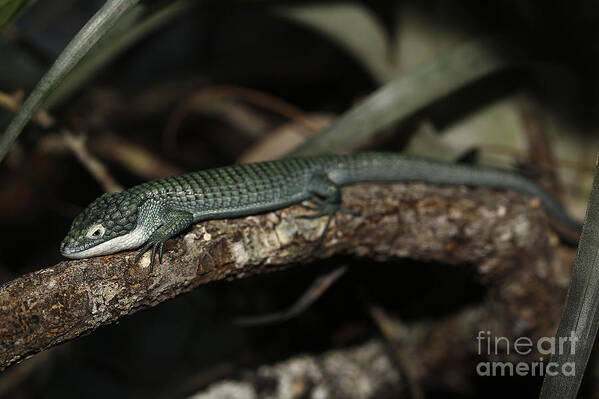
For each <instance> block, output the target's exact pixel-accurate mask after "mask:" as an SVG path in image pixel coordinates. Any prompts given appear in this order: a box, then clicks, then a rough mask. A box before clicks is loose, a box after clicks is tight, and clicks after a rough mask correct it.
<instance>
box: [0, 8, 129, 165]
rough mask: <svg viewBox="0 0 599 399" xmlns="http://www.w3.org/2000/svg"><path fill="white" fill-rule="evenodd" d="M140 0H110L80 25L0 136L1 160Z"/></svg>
mask: <svg viewBox="0 0 599 399" xmlns="http://www.w3.org/2000/svg"><path fill="white" fill-rule="evenodd" d="M138 1H139V0H108V1H106V3H105V4H104V6H103V7H102V8H101V9H100V10H99V11H98V12H97V13H96V14H94V16H93V17H91V19H90V20H89V21H88V22H87V23H86V24H85V25H84V26H83V28H81V30H80V31H79V33H77V35H75V37H74V38H73V40H71V42H70V43H69V44H68V45H67V47H66V48H65V49H64V50H63V52H62V53H61V54H60V55H59V56H58V58H57V59H56V61H55V62H54V65H52V67H51V68H50V69H49V70H48V72H46V74H45V75H44V76H43V77H42V78H41V79H40V81H39V82H38V84H37V86H36V87H35V88H34V89H33V91H32V92H31V94H30V95H29V97H27V100H26V101H25V103H24V104H23V106H22V107H21V109H20V110H19V112H18V113H17V115H15V117H14V118H13V120H12V121H11V122H10V124H9V125H8V127H7V128H6V131H5V132H4V135H3V136H2V138H0V162H1V161H2V160H3V159H4V157H5V156H6V154H7V153H8V151H9V150H10V147H11V146H12V144H13V143H14V141H15V140H16V139H17V137H18V136H19V134H20V133H21V132H22V131H23V129H24V128H25V125H26V124H27V122H29V119H31V117H32V115H33V114H34V113H35V112H36V111H37V109H38V108H39V107H40V106H41V104H42V102H43V101H44V99H46V97H47V96H48V95H49V94H50V92H51V91H52V89H53V88H54V87H55V86H56V85H57V84H58V83H59V82H60V81H61V80H62V79H63V78H64V77H65V75H66V74H67V73H69V71H70V70H71V69H73V67H74V66H75V65H77V63H78V62H79V61H80V60H81V59H82V58H83V57H84V56H85V54H87V53H88V52H89V50H90V49H91V48H92V47H93V46H94V45H95V44H96V42H97V41H98V40H99V39H100V38H101V37H102V36H103V35H104V33H106V31H108V30H109V29H110V27H112V26H113V25H114V24H115V22H116V21H117V20H118V19H119V17H120V16H121V15H122V14H123V13H124V12H125V11H127V10H128V9H130V8H131V7H133V6H134V5H135V4H137V3H138Z"/></svg>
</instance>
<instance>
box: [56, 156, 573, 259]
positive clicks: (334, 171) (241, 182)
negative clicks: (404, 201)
mask: <svg viewBox="0 0 599 399" xmlns="http://www.w3.org/2000/svg"><path fill="white" fill-rule="evenodd" d="M407 181H422V182H427V183H433V184H442V185H447V184H449V185H467V186H485V187H493V188H500V189H511V190H516V191H520V192H523V193H525V194H528V195H531V196H535V197H538V198H539V200H540V201H541V204H542V205H543V206H544V208H545V209H546V211H547V212H548V214H549V216H550V217H551V218H553V219H556V220H557V221H558V222H561V223H563V224H564V225H566V226H567V227H568V228H571V229H573V230H575V231H580V224H579V223H578V222H576V221H575V220H573V219H571V218H570V217H569V216H568V215H567V213H566V212H565V211H564V209H563V208H562V207H561V206H560V204H559V203H558V202H557V201H556V200H555V199H554V198H553V197H552V196H551V195H550V194H549V193H547V192H546V191H545V190H543V189H542V188H541V187H539V186H538V185H537V184H536V183H534V182H532V181H531V180H528V179H526V178H524V177H522V176H519V175H517V174H514V173H511V172H509V171H502V170H498V169H491V168H480V167H471V166H464V165H458V164H450V163H442V162H437V161H431V160H427V159H423V158H412V157H407V156H404V155H398V154H386V153H357V154H350V155H324V156H310V157H299V158H287V159H283V160H278V161H268V162H259V163H253V164H246V165H234V166H228V167H222V168H216V169H209V170H203V171H199V172H193V173H187V174H184V175H180V176H171V177H165V178H162V179H159V180H154V181H150V182H147V183H143V184H140V185H138V186H135V187H132V188H130V189H128V190H126V191H123V192H119V193H108V194H104V195H102V196H100V197H99V198H97V199H96V200H95V201H93V202H92V203H91V204H90V205H89V206H88V207H87V208H86V209H85V210H84V211H83V212H82V213H81V214H79V215H78V216H77V217H76V218H75V220H74V221H73V223H72V225H71V229H70V231H69V233H68V234H67V236H66V237H65V238H64V240H63V241H62V243H61V245H60V252H61V253H62V254H63V255H64V256H66V257H69V258H86V257H90V256H97V255H104V254H111V253H115V252H118V251H122V250H125V249H132V248H137V247H140V246H142V248H141V251H140V252H139V254H138V256H137V258H136V261H137V260H139V258H140V257H141V256H142V255H143V254H144V253H145V252H146V251H148V250H149V249H150V248H151V249H152V256H151V262H150V265H151V266H150V267H152V266H153V264H154V259H155V255H156V253H157V254H158V257H159V261H162V251H163V246H164V243H165V241H166V240H168V239H169V238H171V237H173V236H175V235H177V234H178V233H180V232H181V231H183V230H184V229H186V228H187V227H189V226H190V225H191V224H193V223H195V222H198V221H202V220H209V219H217V218H229V217H239V216H244V215H252V214H256V213H262V212H266V211H271V210H275V209H279V208H283V207H286V206H289V205H292V204H297V203H302V202H303V201H306V200H311V201H312V202H313V203H314V204H315V205H316V206H315V207H309V208H310V209H313V210H314V211H315V213H314V215H310V216H311V217H321V216H327V217H328V219H327V224H326V226H325V229H324V231H323V233H322V236H321V239H322V237H324V234H325V233H326V231H327V228H328V226H329V223H330V221H331V218H332V217H333V216H334V215H335V213H336V212H337V211H344V212H349V211H346V210H345V209H343V208H342V207H341V189H340V188H341V187H342V186H344V185H348V184H354V183H363V182H407ZM305 206H306V207H308V206H307V205H305Z"/></svg>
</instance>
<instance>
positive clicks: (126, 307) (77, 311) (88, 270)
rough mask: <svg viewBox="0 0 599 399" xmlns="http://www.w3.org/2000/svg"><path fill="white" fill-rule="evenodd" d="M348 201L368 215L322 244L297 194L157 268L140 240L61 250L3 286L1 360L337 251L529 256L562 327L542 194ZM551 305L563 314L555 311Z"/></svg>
mask: <svg viewBox="0 0 599 399" xmlns="http://www.w3.org/2000/svg"><path fill="white" fill-rule="evenodd" d="M344 206H345V207H346V208H348V209H353V210H357V211H359V212H360V213H361V216H350V215H342V214H338V215H337V216H336V217H335V219H334V222H333V223H332V224H331V228H330V230H329V232H328V234H327V238H326V239H325V241H324V244H323V246H322V247H321V248H320V249H319V250H317V251H314V247H315V243H316V242H317V240H318V238H319V235H320V233H321V231H322V228H323V226H324V223H325V218H321V219H316V220H307V219H301V218H298V216H299V215H301V214H305V213H306V212H307V211H306V210H304V209H303V208H301V207H299V206H292V207H289V208H286V209H283V210H280V211H277V212H272V213H267V214H264V215H256V216H250V217H246V218H240V219H231V220H215V221H209V222H205V223H201V224H198V225H196V226H194V227H193V228H192V229H191V231H189V232H188V233H185V234H182V235H181V236H179V237H177V238H176V239H173V240H169V241H168V243H167V245H166V248H165V256H164V261H163V263H162V264H160V265H156V266H155V270H154V275H150V274H149V267H148V266H149V261H150V259H149V255H148V254H146V255H144V257H142V259H141V260H140V262H139V264H135V263H134V258H135V255H136V251H130V252H123V253H119V254H114V255H108V256H103V257H97V258H90V259H83V260H72V261H65V262H61V263H59V264H57V265H55V266H52V267H49V268H46V269H42V270H39V271H37V272H33V273H30V274H27V275H24V276H22V277H19V278H17V279H15V280H13V281H10V282H7V283H5V284H3V285H1V286H0V320H1V321H2V322H1V323H0V369H4V368H6V367H7V366H9V365H11V364H13V363H15V362H18V361H20V360H22V359H24V358H26V357H27V356H30V355H32V354H34V353H36V352H39V351H42V350H44V349H47V348H50V347H52V346H54V345H57V344H59V343H61V342H64V341H67V340H70V339H73V338H75V337H77V336H79V335H83V334H89V333H91V332H92V331H93V330H94V329H96V328H97V327H99V326H101V325H104V324H110V323H113V322H115V321H117V320H118V319H119V318H121V317H123V316H126V315H128V314H131V313H134V312H136V311H138V310H141V309H144V308H148V307H152V306H155V305H157V304H159V303H160V302H162V301H165V300H167V299H169V298H172V297H174V296H176V295H179V294H181V293H184V292H187V291H190V290H192V289H194V288H195V287H197V286H199V285H202V284H205V283H208V282H210V281H215V280H220V279H224V278H241V277H246V276H250V275H254V274H257V273H263V272H268V271H274V270H278V269H281V268H283V267H286V266H289V265H292V264H304V263H308V262H310V261H312V260H314V259H316V258H327V257H331V256H333V255H336V254H352V255H356V256H362V257H370V258H376V259H381V260H382V259H389V258H397V257H409V258H413V259H419V260H431V261H440V262H444V263H450V264H478V265H481V266H480V268H479V271H478V272H479V274H480V275H481V276H482V277H483V278H484V277H485V276H487V278H489V277H488V276H493V275H497V273H499V272H498V270H500V269H501V267H502V265H505V264H506V262H505V260H506V259H509V260H510V261H509V262H507V263H508V264H510V265H512V266H513V262H517V261H518V259H519V261H520V262H521V263H522V264H526V265H530V267H529V269H530V268H532V270H534V271H535V273H537V274H538V273H540V271H539V270H542V271H543V273H544V276H545V277H543V278H544V279H546V280H548V281H549V283H550V284H553V285H552V287H553V288H552V289H553V291H551V293H549V294H547V296H548V298H547V300H544V299H543V298H541V300H539V299H538V298H536V299H535V301H533V302H535V305H534V306H538V309H536V311H539V312H541V311H542V312H544V316H543V317H540V319H542V320H544V321H543V323H546V324H548V325H549V326H550V328H554V326H555V322H556V321H557V317H558V315H559V314H558V313H559V303H560V302H559V301H560V299H561V297H560V295H555V290H554V289H555V284H554V283H553V282H552V281H553V280H555V279H554V278H553V277H554V274H555V273H554V269H555V268H554V267H553V266H554V264H555V262H553V263H551V262H552V259H554V256H553V254H554V253H555V250H554V247H555V246H556V245H557V242H558V240H556V239H555V235H554V233H552V232H551V230H550V229H549V228H548V224H547V220H546V217H545V215H544V213H543V211H542V209H541V208H540V206H539V204H538V201H535V200H534V199H525V198H524V197H522V196H521V195H519V194H517V193H512V192H505V191H497V192H494V191H492V190H488V189H482V188H479V189H469V188H464V187H438V186H428V185H424V184H416V183H413V184H394V185H383V184H368V185H357V186H353V187H348V188H345V189H344ZM514 259H515V260H514ZM552 267H553V269H552ZM373 273H376V271H375V270H373ZM547 276H550V277H547ZM547 301H549V302H547ZM552 301H553V302H556V303H557V305H555V304H554V303H553V302H552ZM551 306H553V307H554V308H556V309H557V310H556V315H555V318H551V317H549V316H548V315H547V307H551ZM514 311H515V310H514ZM535 314H536V313H535V312H533V313H532V316H530V315H529V316H530V317H533V316H534V315H535ZM472 342H474V341H472Z"/></svg>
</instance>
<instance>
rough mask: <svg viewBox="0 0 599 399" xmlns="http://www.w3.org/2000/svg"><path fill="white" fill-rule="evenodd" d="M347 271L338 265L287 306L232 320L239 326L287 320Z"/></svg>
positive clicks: (313, 300)
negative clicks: (275, 310)
mask: <svg viewBox="0 0 599 399" xmlns="http://www.w3.org/2000/svg"><path fill="white" fill-rule="evenodd" d="M346 271H347V266H345V265H344V266H339V267H337V268H335V269H333V270H332V271H329V272H328V273H326V274H324V275H322V276H319V277H318V278H317V279H315V280H314V281H313V282H312V284H310V287H308V289H307V290H306V291H304V293H303V294H302V295H301V296H300V297H299V298H298V299H297V300H296V301H295V302H294V303H293V305H291V306H290V307H289V308H287V309H285V310H283V311H280V312H274V313H267V314H262V315H257V316H244V317H237V318H236V319H235V320H233V322H234V323H235V324H237V325H240V326H246V327H249V326H257V325H262V324H269V323H277V322H282V321H285V320H289V319H291V318H293V317H296V316H297V315H299V314H301V313H302V312H303V311H305V310H306V309H308V308H309V307H310V305H312V304H313V303H314V302H316V300H317V299H318V298H320V297H321V296H322V294H324V293H325V292H326V291H327V290H328V289H329V288H330V287H331V285H333V283H335V281H337V280H338V279H339V278H340V277H341V276H343V275H344V274H345V272H346Z"/></svg>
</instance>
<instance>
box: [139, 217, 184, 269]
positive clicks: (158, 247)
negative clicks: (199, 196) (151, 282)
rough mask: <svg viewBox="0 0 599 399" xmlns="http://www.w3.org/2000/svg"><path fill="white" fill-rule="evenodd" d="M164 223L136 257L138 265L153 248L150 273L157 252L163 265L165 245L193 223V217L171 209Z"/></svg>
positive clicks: (164, 218)
mask: <svg viewBox="0 0 599 399" xmlns="http://www.w3.org/2000/svg"><path fill="white" fill-rule="evenodd" d="M162 219H163V222H162V224H161V225H160V227H158V228H157V229H156V231H154V233H152V235H151V236H150V238H148V241H147V242H146V244H145V245H144V246H143V248H142V249H141V250H140V251H139V253H138V254H137V256H136V257H135V262H136V263H137V262H138V261H139V259H141V257H142V255H143V254H144V253H146V252H147V251H148V250H149V249H150V247H151V248H152V255H151V257H150V273H152V271H153V270H154V259H155V256H156V251H158V261H159V262H160V263H162V250H163V248H164V243H165V242H166V241H167V240H168V239H169V238H171V237H174V236H176V235H177V234H179V233H180V232H181V231H183V230H185V229H186V228H187V227H189V226H190V225H191V223H192V222H193V215H192V214H191V213H190V212H187V211H181V210H177V209H171V210H167V211H166V215H165V216H164V217H163V218H162Z"/></svg>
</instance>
